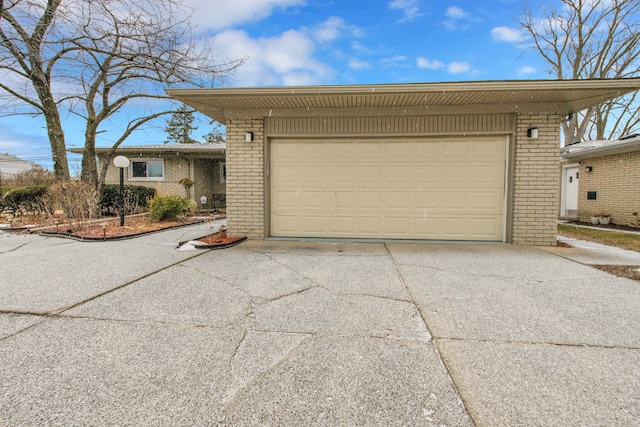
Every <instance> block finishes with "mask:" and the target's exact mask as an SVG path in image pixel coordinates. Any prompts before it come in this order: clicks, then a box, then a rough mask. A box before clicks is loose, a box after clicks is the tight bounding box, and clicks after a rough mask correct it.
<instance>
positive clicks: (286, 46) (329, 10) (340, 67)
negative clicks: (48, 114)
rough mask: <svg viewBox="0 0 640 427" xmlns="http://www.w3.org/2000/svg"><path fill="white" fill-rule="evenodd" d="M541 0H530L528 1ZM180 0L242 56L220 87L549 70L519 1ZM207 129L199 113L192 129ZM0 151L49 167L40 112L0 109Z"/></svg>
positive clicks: (72, 126)
mask: <svg viewBox="0 0 640 427" xmlns="http://www.w3.org/2000/svg"><path fill="white" fill-rule="evenodd" d="M549 2H550V0H545V1H538V0H535V1H529V2H528V5H529V7H530V8H531V9H533V10H535V9H537V8H538V7H540V6H543V5H544V6H547V5H548V4H549ZM186 3H187V4H188V5H190V6H191V7H193V8H194V9H195V13H194V15H193V19H192V24H193V25H194V27H195V28H196V32H197V34H199V36H201V37H207V38H210V39H213V41H214V43H215V47H216V49H217V53H218V57H219V58H220V59H221V60H232V59H237V58H243V57H246V58H247V61H246V63H245V64H244V65H243V66H242V67H241V68H239V69H238V70H237V71H236V72H234V73H233V74H232V75H230V76H229V78H228V80H227V83H226V84H227V85H228V86H235V87H244V86H285V85H287V86H288V85H326V84H369V83H409V82H443V81H466V80H517V79H527V80H528V79H546V78H552V76H550V75H549V74H548V73H547V67H546V66H545V65H544V64H543V63H542V61H541V60H540V59H539V58H538V57H537V56H536V54H535V52H532V51H527V50H525V49H524V46H525V43H526V40H527V39H526V35H525V33H524V32H523V31H522V30H521V29H520V27H519V25H518V23H517V20H518V19H519V17H520V16H521V15H522V11H523V9H522V8H523V6H522V5H523V2H522V1H520V0H458V1H446V0H445V1H443V0H437V1H436V0H342V1H326V0H325V1H320V0H234V1H233V2H231V3H230V2H229V0H186ZM229 4H232V5H233V6H232V7H229ZM64 120H65V122H64V126H65V128H66V138H67V145H68V146H69V147H73V146H76V147H77V146H82V144H83V141H82V137H83V134H82V128H81V127H79V126H78V124H77V123H74V121H73V119H72V118H71V117H65V119H64ZM164 124H165V121H164V119H162V120H160V121H158V122H157V123H156V127H155V129H149V130H147V131H145V132H139V133H137V134H135V135H133V136H132V137H131V138H130V139H129V140H128V142H127V144H129V145H132V144H148V143H162V142H163V141H164V137H165V134H164V132H162V128H163V127H164ZM111 125H112V126H114V127H118V123H112V124H111ZM209 129H210V127H209V126H208V124H207V123H206V122H204V121H203V122H201V123H200V128H199V129H198V130H197V131H196V132H195V133H194V134H193V137H195V138H196V139H199V138H200V137H201V136H202V135H203V134H205V133H206V132H207V131H208V130H209ZM103 130H106V132H104V133H102V134H101V136H100V140H99V141H98V145H100V146H108V145H110V143H111V141H110V139H109V134H110V133H109V129H108V128H107V129H103ZM112 133H113V132H112ZM114 134H115V133H114ZM0 152H8V153H9V154H12V155H16V156H18V157H21V158H23V159H25V160H29V161H35V162H37V163H40V164H42V165H44V166H46V167H51V161H50V157H51V154H50V149H49V143H48V140H47V137H46V130H45V128H44V121H43V120H42V118H25V117H5V118H0ZM73 159H75V160H73ZM76 163H77V157H73V156H72V162H71V172H72V174H73V173H74V172H78V171H77V166H76ZM74 169H76V170H74Z"/></svg>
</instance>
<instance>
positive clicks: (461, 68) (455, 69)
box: [447, 61, 471, 74]
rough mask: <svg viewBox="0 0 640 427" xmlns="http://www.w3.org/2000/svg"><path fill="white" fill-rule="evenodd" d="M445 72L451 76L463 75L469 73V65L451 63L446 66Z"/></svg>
mask: <svg viewBox="0 0 640 427" xmlns="http://www.w3.org/2000/svg"><path fill="white" fill-rule="evenodd" d="M447 71H449V73H451V74H463V73H468V72H469V71H471V65H470V64H469V63H468V62H456V61H454V62H451V63H450V64H449V65H448V66H447Z"/></svg>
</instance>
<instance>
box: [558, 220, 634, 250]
mask: <svg viewBox="0 0 640 427" xmlns="http://www.w3.org/2000/svg"><path fill="white" fill-rule="evenodd" d="M558 234H561V235H563V236H566V237H573V238H574V239H580V240H587V241H590V242H596V243H602V244H603V245H609V246H616V247H618V248H622V249H629V250H632V251H636V252H640V235H637V234H628V233H620V232H616V231H609V230H602V229H599V230H595V229H592V228H582V227H575V226H573V225H569V224H558Z"/></svg>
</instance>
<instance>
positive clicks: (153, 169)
mask: <svg viewBox="0 0 640 427" xmlns="http://www.w3.org/2000/svg"><path fill="white" fill-rule="evenodd" d="M130 173H131V179H132V180H136V179H148V180H161V179H163V178H164V162H163V161H162V160H133V161H132V162H131V170H130Z"/></svg>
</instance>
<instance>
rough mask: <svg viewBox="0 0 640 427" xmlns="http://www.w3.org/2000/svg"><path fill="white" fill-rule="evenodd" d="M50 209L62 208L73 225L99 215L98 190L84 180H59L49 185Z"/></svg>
mask: <svg viewBox="0 0 640 427" xmlns="http://www.w3.org/2000/svg"><path fill="white" fill-rule="evenodd" d="M46 201H47V205H48V210H49V211H50V212H53V211H54V210H56V209H61V210H62V211H63V212H64V214H65V215H66V217H67V218H68V219H69V220H70V221H71V222H72V224H73V225H80V226H82V225H83V224H84V222H85V221H87V220H89V219H92V218H98V217H99V209H98V206H99V199H98V191H97V190H96V189H95V187H93V185H91V184H88V183H86V182H82V181H59V182H57V183H55V184H54V185H52V186H51V187H49V190H48V191H47V197H46Z"/></svg>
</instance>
